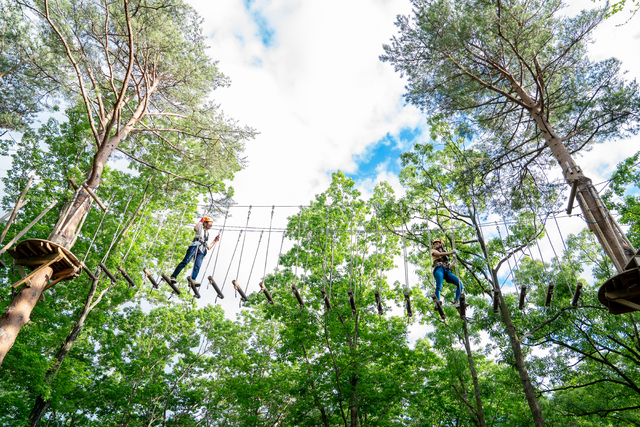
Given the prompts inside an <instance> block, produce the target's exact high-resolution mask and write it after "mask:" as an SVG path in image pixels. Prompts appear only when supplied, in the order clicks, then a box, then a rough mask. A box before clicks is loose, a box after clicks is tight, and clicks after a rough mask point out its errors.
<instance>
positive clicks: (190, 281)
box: [187, 280, 200, 299]
mask: <svg viewBox="0 0 640 427" xmlns="http://www.w3.org/2000/svg"><path fill="white" fill-rule="evenodd" d="M187 281H188V282H189V287H190V288H191V290H192V291H193V294H194V295H195V296H196V298H198V299H200V292H199V291H198V287H197V286H196V284H197V283H196V282H194V281H193V280H187Z"/></svg>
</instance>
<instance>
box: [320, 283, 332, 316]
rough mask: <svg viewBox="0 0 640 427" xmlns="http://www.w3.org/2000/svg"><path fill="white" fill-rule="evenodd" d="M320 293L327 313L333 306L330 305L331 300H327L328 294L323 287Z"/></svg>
mask: <svg viewBox="0 0 640 427" xmlns="http://www.w3.org/2000/svg"><path fill="white" fill-rule="evenodd" d="M320 293H321V294H322V301H323V302H324V306H325V308H326V309H327V313H330V312H331V310H333V308H332V307H331V301H329V295H327V291H325V290H324V289H320Z"/></svg>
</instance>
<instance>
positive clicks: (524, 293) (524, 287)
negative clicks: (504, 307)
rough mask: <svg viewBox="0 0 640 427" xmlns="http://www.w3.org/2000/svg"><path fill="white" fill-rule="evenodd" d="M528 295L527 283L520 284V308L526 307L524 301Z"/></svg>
mask: <svg viewBox="0 0 640 427" xmlns="http://www.w3.org/2000/svg"><path fill="white" fill-rule="evenodd" d="M526 297H527V285H522V286H520V301H519V302H518V308H519V309H520V310H523V309H524V301H525V298H526Z"/></svg>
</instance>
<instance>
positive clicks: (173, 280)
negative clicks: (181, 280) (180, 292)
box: [169, 276, 178, 285]
mask: <svg viewBox="0 0 640 427" xmlns="http://www.w3.org/2000/svg"><path fill="white" fill-rule="evenodd" d="M169 280H171V283H173V284H174V285H175V284H176V283H178V280H177V279H176V278H175V277H173V276H171V277H169Z"/></svg>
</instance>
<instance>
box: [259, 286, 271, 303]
mask: <svg viewBox="0 0 640 427" xmlns="http://www.w3.org/2000/svg"><path fill="white" fill-rule="evenodd" d="M260 289H261V290H262V293H264V296H265V297H266V298H267V301H269V304H273V298H271V294H270V293H269V290H268V289H267V288H266V286H264V282H260Z"/></svg>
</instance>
